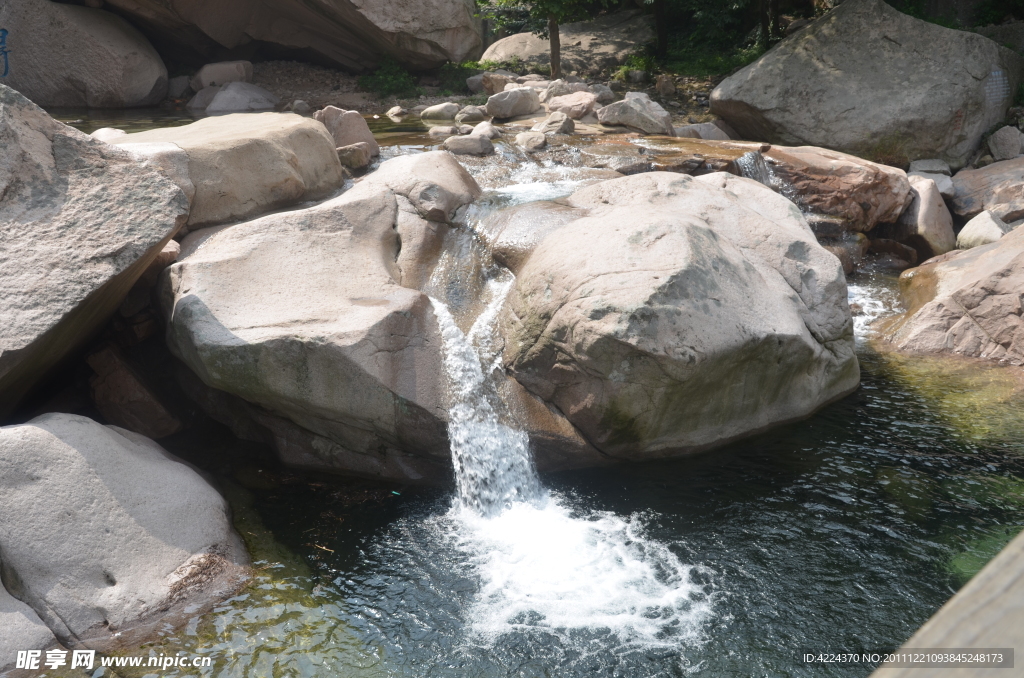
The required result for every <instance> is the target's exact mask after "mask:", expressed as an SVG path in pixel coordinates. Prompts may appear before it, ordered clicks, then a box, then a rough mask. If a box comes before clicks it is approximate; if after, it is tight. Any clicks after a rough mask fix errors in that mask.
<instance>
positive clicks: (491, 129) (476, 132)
mask: <svg viewBox="0 0 1024 678" xmlns="http://www.w3.org/2000/svg"><path fill="white" fill-rule="evenodd" d="M470 135H471V136H478V137H487V138H488V139H497V138H498V137H500V136H501V130H499V129H498V128H497V127H495V126H494V125H493V124H491V123H490V121H487V120H485V121H483V122H482V123H480V124H478V125H477V126H476V127H474V128H473V131H472V132H470Z"/></svg>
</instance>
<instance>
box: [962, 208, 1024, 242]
mask: <svg viewBox="0 0 1024 678" xmlns="http://www.w3.org/2000/svg"><path fill="white" fill-rule="evenodd" d="M1011 230H1012V229H1011V228H1010V226H1009V224H1007V223H1006V222H1004V221H1003V220H1002V219H1000V218H999V217H997V216H996V215H994V214H992V213H991V212H989V211H988V210H985V211H984V212H982V213H981V214H979V215H978V216H976V217H974V218H973V219H971V220H970V221H968V222H967V225H966V226H964V227H963V230H961V231H960V234H959V235H957V237H956V248H957V249H958V250H969V249H971V248H972V247H981V246H982V245H988V244H990V243H994V242H996V241H997V240H999V239H1000V238H1002V237H1003V236H1004V235H1006V234H1007V233H1009V232H1010V231H1011Z"/></svg>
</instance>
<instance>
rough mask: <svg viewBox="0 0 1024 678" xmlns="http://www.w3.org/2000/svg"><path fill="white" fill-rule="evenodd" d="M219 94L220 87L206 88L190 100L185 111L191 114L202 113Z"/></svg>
mask: <svg viewBox="0 0 1024 678" xmlns="http://www.w3.org/2000/svg"><path fill="white" fill-rule="evenodd" d="M219 92H220V87H204V88H203V89H201V90H199V91H198V92H196V93H195V96H193V97H192V98H191V99H189V100H188V103H187V104H185V110H187V111H189V112H190V113H202V112H203V111H205V110H206V107H207V106H209V105H210V103H211V102H212V101H213V98H214V97H216V96H217V94H218V93H219Z"/></svg>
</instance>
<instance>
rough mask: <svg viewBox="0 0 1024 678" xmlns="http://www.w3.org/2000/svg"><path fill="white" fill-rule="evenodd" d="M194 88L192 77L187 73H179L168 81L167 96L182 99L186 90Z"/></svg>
mask: <svg viewBox="0 0 1024 678" xmlns="http://www.w3.org/2000/svg"><path fill="white" fill-rule="evenodd" d="M190 89H192V84H191V78H189V77H188V76H187V75H179V76H178V77H176V78H171V79H170V80H168V81H167V98H168V99H180V98H181V97H183V96H185V92H187V91H189V90H190Z"/></svg>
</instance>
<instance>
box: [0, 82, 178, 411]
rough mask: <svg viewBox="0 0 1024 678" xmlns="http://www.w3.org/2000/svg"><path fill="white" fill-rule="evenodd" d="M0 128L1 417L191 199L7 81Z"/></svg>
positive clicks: (63, 353) (101, 314)
mask: <svg viewBox="0 0 1024 678" xmlns="http://www.w3.org/2000/svg"><path fill="white" fill-rule="evenodd" d="M0 130H2V132H0V135H2V136H3V144H4V146H3V152H2V153H0V233H2V234H3V235H2V236H0V237H2V239H3V246H0V417H4V416H6V415H8V414H10V413H11V411H12V410H13V409H14V408H15V407H16V406H17V404H18V403H19V401H20V400H21V399H22V398H23V397H24V396H25V395H26V393H27V392H28V391H29V390H30V389H31V388H32V387H33V386H35V384H36V383H37V382H38V381H39V380H40V379H42V378H43V377H44V376H45V375H46V374H47V373H48V372H49V371H50V370H51V369H52V368H53V367H55V366H56V365H57V364H58V363H60V362H61V361H62V360H63V359H64V358H66V357H67V356H69V355H71V354H72V353H73V352H74V351H76V350H78V349H79V348H81V347H82V345H83V342H85V341H87V340H89V339H90V338H91V336H92V335H93V334H94V333H95V332H96V331H97V330H98V329H99V328H100V327H101V326H102V325H103V324H104V323H106V322H107V320H108V319H109V318H110V317H111V316H112V315H113V313H114V312H115V311H116V310H117V308H118V306H120V305H121V302H122V301H123V300H124V298H125V295H127V294H128V291H129V290H130V289H131V287H132V285H133V284H134V283H135V281H136V280H137V279H138V278H139V276H141V275H142V274H143V272H144V271H145V270H146V268H147V267H148V266H149V264H150V262H152V261H153V260H154V259H155V258H156V257H157V256H158V255H159V254H160V251H161V249H162V248H163V247H164V245H165V244H166V243H167V241H169V240H170V239H171V237H172V236H174V234H175V233H177V231H178V230H179V229H180V228H181V227H182V226H183V225H184V223H185V220H186V219H187V217H188V200H187V198H186V196H185V195H184V194H183V193H182V191H181V189H179V188H178V187H177V186H175V185H174V184H173V183H172V182H171V181H169V180H168V179H166V178H164V177H163V176H162V175H161V174H159V173H158V172H156V171H153V170H152V169H151V168H147V167H145V166H144V165H143V163H140V162H139V161H138V160H137V159H136V158H135V157H134V156H133V155H132V154H131V153H129V152H128V151H125V150H122V149H120V148H118V147H116V146H111V145H109V144H106V143H104V142H102V141H99V140H97V139H93V138H91V137H89V136H87V135H85V134H82V133H81V132H79V131H78V130H75V129H73V128H71V127H67V126H65V125H62V124H61V123H59V122H57V121H55V120H53V119H52V118H50V116H48V115H47V114H46V113H45V112H44V111H43V110H42V109H40V108H39V107H37V106H35V105H34V104H33V103H32V102H30V101H29V100H28V99H26V98H25V97H23V96H22V95H21V94H19V93H18V92H15V91H14V90H12V89H10V88H8V87H4V86H3V85H0ZM129 136H130V135H129ZM121 138H127V137H121Z"/></svg>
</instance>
